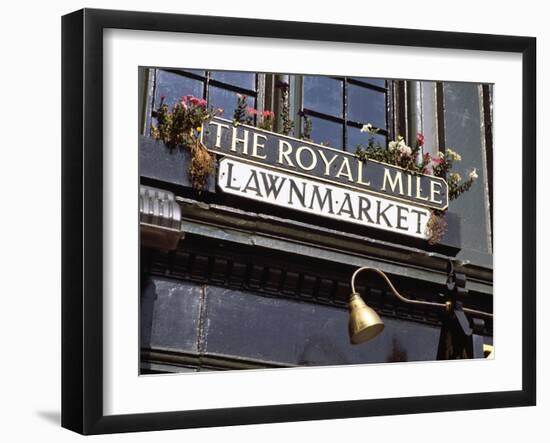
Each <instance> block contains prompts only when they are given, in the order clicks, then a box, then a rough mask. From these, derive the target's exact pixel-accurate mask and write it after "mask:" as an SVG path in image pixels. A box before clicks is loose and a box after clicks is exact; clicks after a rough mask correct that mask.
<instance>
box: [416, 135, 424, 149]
mask: <svg viewBox="0 0 550 443" xmlns="http://www.w3.org/2000/svg"><path fill="white" fill-rule="evenodd" d="M416 143H418V146H423V145H424V134H422V133H421V132H419V133H418V134H416Z"/></svg>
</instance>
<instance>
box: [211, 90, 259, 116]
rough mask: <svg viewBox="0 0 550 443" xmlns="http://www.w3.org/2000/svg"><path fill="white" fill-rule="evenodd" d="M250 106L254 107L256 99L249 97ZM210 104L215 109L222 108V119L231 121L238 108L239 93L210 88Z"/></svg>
mask: <svg viewBox="0 0 550 443" xmlns="http://www.w3.org/2000/svg"><path fill="white" fill-rule="evenodd" d="M246 102H247V104H248V106H250V107H254V97H247V100H246ZM208 104H209V106H212V107H214V108H222V109H223V113H222V114H220V117H223V118H227V119H229V120H231V119H232V118H233V114H234V112H235V108H236V107H237V93H236V92H232V91H228V90H226V89H221V88H216V87H215V86H210V88H209V89H208Z"/></svg>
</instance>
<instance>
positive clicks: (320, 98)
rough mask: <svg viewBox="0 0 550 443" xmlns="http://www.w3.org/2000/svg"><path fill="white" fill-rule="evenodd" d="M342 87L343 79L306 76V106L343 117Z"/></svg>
mask: <svg viewBox="0 0 550 443" xmlns="http://www.w3.org/2000/svg"><path fill="white" fill-rule="evenodd" d="M342 88H343V83H342V81H341V80H335V79H332V78H327V77H318V76H304V108H307V109H311V110H313V111H318V112H322V113H324V114H329V115H334V116H335V117H342V104H343V100H342Z"/></svg>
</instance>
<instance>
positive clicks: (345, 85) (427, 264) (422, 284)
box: [62, 9, 536, 434]
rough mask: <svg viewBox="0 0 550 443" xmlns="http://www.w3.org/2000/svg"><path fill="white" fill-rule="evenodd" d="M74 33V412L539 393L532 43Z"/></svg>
mask: <svg viewBox="0 0 550 443" xmlns="http://www.w3.org/2000/svg"><path fill="white" fill-rule="evenodd" d="M62 24H63V29H62V31H63V32H62V52H63V69H62V75H63V79H62V83H63V85H62V86H63V96H62V101H63V103H62V104H63V128H62V134H63V147H62V148H63V149H62V150H63V157H62V158H63V165H62V170H63V214H62V219H63V228H62V231H63V245H62V251H63V301H62V307H63V312H62V321H63V324H62V334H63V337H62V358H63V361H62V371H63V374H62V425H63V426H64V427H66V428H69V429H72V430H74V431H77V432H80V433H83V434H99V433H112V432H129V431H144V430H159V429H176V428H189V427H201V426H223V425H236V424H251V423H268V422H280V421H296V420H313V419H328V418H345V417H359V416H372V415H388V414H409V413H421V412H432V411H452V410H463V409H481V408H496V407H511V406H527V405H534V404H535V400H536V395H535V391H536V389H535V387H536V373H535V358H536V357H535V345H536V341H535V304H536V299H535V295H536V289H535V265H534V264H535V256H536V252H535V251H536V238H535V200H536V199H535V192H536V189H535V130H536V126H535V120H536V119H535V110H536V106H535V72H536V69H535V50H536V42H535V39H534V38H530V37H512V36H496V35H483V34H462V33H451V32H435V31H421V30H408V29H389V28H373V27H358V26H347V25H334V24H318V23H298V22H278V21H270V20H255V19H254V20H253V19H241V18H226V17H207V16H189V15H170V14H157V13H145V12H124V11H108V10H88V9H86V10H81V11H77V12H74V13H72V14H69V15H67V16H64V17H63V22H62Z"/></svg>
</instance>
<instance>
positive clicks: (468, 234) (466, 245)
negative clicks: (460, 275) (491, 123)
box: [443, 83, 491, 262]
mask: <svg viewBox="0 0 550 443" xmlns="http://www.w3.org/2000/svg"><path fill="white" fill-rule="evenodd" d="M443 94H444V100H445V144H446V146H450V147H452V148H453V149H454V150H455V151H457V152H458V153H459V154H460V155H461V157H462V161H459V162H456V163H455V164H454V166H453V172H457V173H459V174H460V176H461V177H463V178H464V179H466V178H467V177H468V173H469V172H470V171H471V170H472V169H473V168H476V170H477V174H478V176H479V178H478V179H477V180H476V181H475V182H474V184H473V186H472V187H471V189H470V190H469V191H468V192H465V193H464V194H462V195H460V196H459V197H458V198H457V199H456V200H453V201H451V203H450V205H449V209H450V210H451V211H453V212H455V213H457V214H459V216H460V219H461V221H460V230H461V239H462V246H463V248H462V251H461V252H460V254H459V255H458V257H460V258H461V259H462V258H463V259H468V260H471V261H472V262H476V261H477V262H479V259H477V258H476V256H475V255H474V253H473V251H477V252H481V253H483V254H490V253H491V250H490V246H489V201H488V198H489V196H488V195H487V193H486V192H485V189H486V186H487V180H488V177H487V176H486V174H485V169H484V166H483V165H484V160H483V157H484V156H485V152H484V146H483V145H482V143H481V133H480V131H481V129H480V128H482V122H481V121H480V106H481V103H480V101H479V90H478V85H477V84H473V83H444V85H443Z"/></svg>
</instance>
